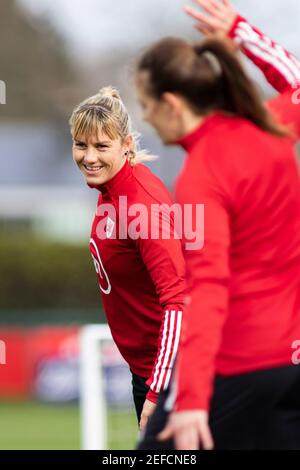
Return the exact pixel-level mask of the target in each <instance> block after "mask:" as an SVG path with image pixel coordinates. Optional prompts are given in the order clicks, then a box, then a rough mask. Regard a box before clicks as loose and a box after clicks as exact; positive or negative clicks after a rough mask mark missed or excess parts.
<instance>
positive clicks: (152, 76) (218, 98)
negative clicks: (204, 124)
mask: <svg viewBox="0 0 300 470" xmlns="http://www.w3.org/2000/svg"><path fill="white" fill-rule="evenodd" d="M207 52H209V53H211V54H213V57H211V55H210V54H206V53H207ZM209 59H210V60H209ZM212 59H214V60H212ZM142 71H147V72H148V73H149V81H148V88H147V90H146V91H147V92H148V93H149V94H150V95H152V96H154V97H155V98H157V99H160V98H161V96H162V94H163V93H165V92H173V93H178V94H179V95H181V96H182V97H184V98H185V99H186V100H187V101H188V103H189V104H190V106H191V108H192V109H193V111H194V112H195V113H196V114H199V115H206V114H209V113H210V112H212V111H214V110H222V111H225V112H227V113H229V114H232V115H238V116H241V117H243V118H246V119H248V120H250V121H252V122H253V123H254V124H255V125H256V126H258V127H260V128H261V129H263V130H265V131H267V132H269V133H271V134H274V135H276V136H280V137H285V136H289V137H291V135H292V132H291V130H290V129H289V128H288V127H286V126H284V125H282V124H280V123H279V122H277V121H276V120H275V118H274V117H273V116H272V115H271V113H270V112H269V111H268V110H267V108H266V107H265V105H264V103H263V100H262V98H261V97H260V93H259V91H258V90H257V88H256V85H255V84H254V82H253V81H252V80H251V79H250V78H249V77H248V75H247V73H246V72H245V70H244V68H243V66H242V63H241V61H240V60H239V58H238V56H237V53H236V51H235V50H234V48H233V45H232V42H231V41H230V40H227V39H219V38H216V37H212V38H208V39H205V40H204V41H203V42H202V43H200V44H194V45H193V44H190V43H188V42H187V41H184V40H182V39H177V38H165V39H162V40H160V41H159V42H157V43H155V44H154V45H153V46H151V47H150V48H149V49H148V50H146V51H145V52H144V53H143V55H142V56H141V57H140V59H139V60H138V63H137V72H142Z"/></svg>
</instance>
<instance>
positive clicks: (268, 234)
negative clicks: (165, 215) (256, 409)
mask: <svg viewBox="0 0 300 470" xmlns="http://www.w3.org/2000/svg"><path fill="white" fill-rule="evenodd" d="M230 36H231V37H232V38H233V39H234V41H236V42H238V43H239V44H240V45H241V47H242V50H243V51H244V53H246V54H247V56H248V57H249V58H250V59H251V60H252V61H253V62H254V63H255V64H256V65H258V67H259V68H260V69H261V70H262V72H263V73H264V74H265V76H266V78H267V80H268V81H269V82H270V83H271V84H272V85H273V86H274V87H275V88H276V90H278V91H279V92H280V93H281V95H279V96H278V97H276V99H274V100H272V101H270V102H269V103H268V106H269V107H270V108H271V109H272V111H273V112H275V113H276V115H277V116H279V117H280V120H281V122H282V123H286V124H287V123H290V124H292V125H293V127H294V130H295V140H292V139H290V138H282V139H280V138H277V137H275V136H273V135H271V134H269V133H267V132H264V131H262V130H260V129H259V128H258V127H256V126H255V125H254V124H252V123H251V122H250V121H248V120H246V119H242V118H239V117H232V116H231V117H230V116H229V115H227V116H226V115H225V114H224V113H222V112H217V113H214V114H213V115H211V116H209V117H208V118H207V119H206V120H205V121H204V123H203V124H202V125H200V126H199V127H198V128H197V129H196V130H195V131H194V132H192V133H191V134H190V135H187V136H185V137H184V138H183V139H182V140H181V141H180V142H179V143H181V144H182V146H183V147H184V148H185V149H186V150H187V152H188V155H187V158H186V160H185V164H184V167H183V170H182V172H181V174H180V176H179V177H178V179H177V182H176V197H175V200H176V202H179V203H180V204H185V203H189V204H193V205H195V204H204V205H205V207H204V246H203V248H202V249H199V250H197V251H185V260H186V266H187V267H186V269H187V284H188V297H189V305H188V307H187V309H186V311H185V317H184V320H183V324H182V339H181V342H180V346H179V353H178V369H177V370H176V384H175V387H174V395H173V396H174V397H176V401H175V409H176V410H188V409H190V410H192V409H206V410H208V409H209V406H210V400H211V396H212V392H213V381H214V377H215V375H216V374H220V375H224V376H229V375H234V374H240V373H245V372H248V371H254V370H258V369H266V368H272V367H275V366H281V365H288V364H292V354H293V348H292V343H293V342H294V341H295V340H299V339H300V179H299V172H298V166H297V161H296V154H295V150H294V147H295V143H296V141H297V140H298V139H299V137H300V104H299V102H300V100H299V97H300V93H299V90H298V92H297V91H296V87H297V82H298V81H299V80H300V64H299V62H298V61H297V60H296V59H295V58H294V57H293V56H292V55H291V54H289V53H288V52H286V51H285V50H284V49H283V48H281V47H280V46H279V45H277V44H276V43H274V42H273V41H271V40H270V39H269V38H267V37H266V36H264V35H263V34H262V33H261V32H259V31H258V30H257V29H255V28H252V27H251V26H250V25H249V24H248V22H247V21H246V20H245V19H244V18H242V17H238V18H237V20H236V22H235V24H234V25H233V27H232V30H231V31H230ZM298 84H299V85H300V82H299V83H298ZM297 103H298V104H297Z"/></svg>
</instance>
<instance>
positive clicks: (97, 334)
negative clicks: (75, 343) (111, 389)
mask: <svg viewBox="0 0 300 470" xmlns="http://www.w3.org/2000/svg"><path fill="white" fill-rule="evenodd" d="M105 340H112V336H111V333H110V330H109V327H108V325H100V324H99V325H87V326H84V327H82V329H81V331H80V339H79V344H80V346H79V347H80V372H79V395H80V398H79V400H80V427H81V430H80V431H81V449H83V450H105V449H107V428H106V423H107V416H106V405H105V396H104V380H103V373H102V357H101V353H100V351H101V347H100V345H101V342H102V341H105Z"/></svg>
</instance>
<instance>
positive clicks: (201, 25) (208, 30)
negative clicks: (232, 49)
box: [194, 23, 214, 37]
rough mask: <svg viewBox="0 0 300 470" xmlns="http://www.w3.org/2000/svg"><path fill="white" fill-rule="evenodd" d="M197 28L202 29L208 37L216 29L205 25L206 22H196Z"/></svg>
mask: <svg viewBox="0 0 300 470" xmlns="http://www.w3.org/2000/svg"><path fill="white" fill-rule="evenodd" d="M194 28H195V29H197V30H198V31H200V33H202V34H203V35H204V36H206V37H209V36H210V35H213V34H214V31H213V30H212V29H211V28H209V27H208V26H205V25H204V24H201V23H199V24H196V25H195V26H194Z"/></svg>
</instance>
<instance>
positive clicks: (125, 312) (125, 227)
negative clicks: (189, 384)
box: [90, 160, 185, 402]
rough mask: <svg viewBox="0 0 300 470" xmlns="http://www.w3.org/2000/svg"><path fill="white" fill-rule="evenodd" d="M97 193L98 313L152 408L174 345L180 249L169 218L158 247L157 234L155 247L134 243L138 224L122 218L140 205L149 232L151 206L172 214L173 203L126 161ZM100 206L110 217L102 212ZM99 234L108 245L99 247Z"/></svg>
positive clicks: (180, 292)
mask: <svg viewBox="0 0 300 470" xmlns="http://www.w3.org/2000/svg"><path fill="white" fill-rule="evenodd" d="M98 189H99V190H100V191H101V194H100V195H99V199H98V204H97V212H96V215H95V219H94V222H93V226H92V232H91V241H90V250H91V253H92V257H93V260H94V263H95V268H96V272H97V275H98V281H99V287H100V291H101V295H102V300H103V305H104V310H105V313H106V315H107V320H108V324H109V326H110V329H111V333H112V336H113V338H114V340H115V342H116V344H117V346H118V348H119V350H120V352H121V354H122V355H123V357H124V359H125V360H126V361H127V362H128V364H129V366H130V369H131V370H132V372H134V373H135V374H138V375H140V376H142V377H146V378H148V381H147V384H148V385H149V386H150V390H149V392H148V395H147V398H148V399H149V400H151V401H154V402H155V401H156V398H157V394H158V393H159V392H160V391H161V390H163V389H165V388H166V387H167V386H168V383H169V380H170V375H171V370H172V367H173V363H174V359H175V355H176V352H177V347H178V343H179V335H180V329H181V318H182V310H183V303H184V299H185V292H184V291H185V263H184V258H183V254H182V249H181V242H180V241H179V240H178V239H174V223H173V222H174V218H173V216H172V214H171V216H170V217H169V216H168V212H165V211H163V212H161V215H160V216H159V221H160V223H161V222H162V220H163V219H166V220H168V221H170V222H171V226H170V229H171V232H170V235H171V237H170V239H163V237H162V234H161V233H160V235H159V237H158V238H157V239H151V236H149V237H148V238H142V236H143V235H142V236H141V237H140V238H137V239H133V238H132V237H131V235H130V233H129V232H130V226H133V225H131V224H134V219H135V218H136V216H134V215H133V214H131V215H130V214H129V216H128V210H129V212H130V208H133V207H134V206H133V205H134V204H143V208H144V209H143V208H141V210H142V211H143V210H145V209H146V213H144V215H143V217H144V219H143V220H144V221H145V220H146V219H147V220H148V222H149V230H150V223H151V215H150V214H151V208H152V207H153V205H154V206H155V205H160V204H167V205H168V206H169V207H170V206H171V205H172V204H173V202H174V201H172V199H171V196H170V194H169V192H168V191H167V189H166V188H165V186H164V185H163V183H162V182H161V181H160V180H159V178H157V177H156V176H155V175H154V174H153V173H152V172H151V171H150V170H149V169H148V168H147V167H146V166H145V165H143V164H137V165H135V166H134V167H131V165H130V164H129V162H128V161H127V160H126V162H125V164H124V166H123V167H122V168H121V170H120V171H119V172H118V173H117V174H116V175H115V176H114V177H113V178H112V179H111V180H110V181H108V182H107V183H105V184H104V185H100V186H98ZM120 196H121V197H123V198H125V197H126V198H127V199H126V205H127V207H128V210H123V209H124V207H125V206H121V209H120V207H119V198H120ZM106 204H108V205H109V206H108V211H109V212H104V209H105V207H106V206H105V205H106ZM110 209H113V210H112V211H111V210H110ZM114 210H115V214H114V213H113V212H114ZM100 211H101V212H102V213H101V214H100ZM162 214H164V215H162ZM127 216H128V217H127ZM152 220H155V219H152ZM104 226H105V227H104ZM103 227H104V228H105V233H106V238H105V239H99V236H98V234H99V233H100V232H101V230H102V229H103ZM120 227H121V234H120ZM123 233H124V234H127V238H125V237H123V235H122V234H123ZM146 235H147V234H146ZM148 235H149V234H148ZM100 237H101V235H100ZM122 237H123V238H122ZM101 238H103V237H101Z"/></svg>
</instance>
